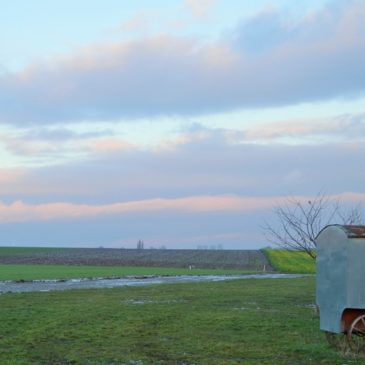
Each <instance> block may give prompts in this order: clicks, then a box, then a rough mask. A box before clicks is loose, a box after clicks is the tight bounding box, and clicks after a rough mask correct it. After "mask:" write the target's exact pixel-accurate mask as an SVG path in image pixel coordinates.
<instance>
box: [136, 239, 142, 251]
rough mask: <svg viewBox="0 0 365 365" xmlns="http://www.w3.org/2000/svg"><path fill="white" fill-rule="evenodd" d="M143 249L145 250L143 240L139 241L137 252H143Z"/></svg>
mask: <svg viewBox="0 0 365 365" xmlns="http://www.w3.org/2000/svg"><path fill="white" fill-rule="evenodd" d="M143 249H144V242H143V241H142V240H138V242H137V250H143Z"/></svg>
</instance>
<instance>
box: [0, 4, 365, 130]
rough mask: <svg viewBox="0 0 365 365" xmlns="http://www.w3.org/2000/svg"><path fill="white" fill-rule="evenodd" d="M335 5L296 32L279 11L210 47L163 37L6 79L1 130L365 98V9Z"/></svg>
mask: <svg viewBox="0 0 365 365" xmlns="http://www.w3.org/2000/svg"><path fill="white" fill-rule="evenodd" d="M334 4H335V3H332V4H330V5H329V6H328V7H327V8H325V9H323V10H321V11H319V12H317V13H315V14H312V16H311V17H306V18H304V19H302V20H300V21H298V22H297V23H295V24H292V25H290V26H286V28H285V27H283V25H282V24H281V22H280V20H278V14H277V13H275V11H271V12H267V13H265V14H264V15H262V14H261V15H260V14H259V15H258V17H259V18H260V17H262V16H264V18H265V19H264V21H260V22H258V21H257V19H256V20H255V21H252V22H251V23H250V22H248V23H244V25H242V24H241V25H239V26H238V27H237V28H236V29H235V31H234V32H232V33H231V36H226V37H225V38H222V39H221V40H220V41H216V42H212V43H209V44H207V43H200V42H199V40H198V39H193V38H190V39H187V38H181V37H174V36H167V35H160V36H155V37H151V38H144V39H137V40H131V41H125V42H120V43H116V44H109V45H92V46H90V47H88V48H85V49H83V50H79V51H78V52H76V53H75V54H73V55H67V56H65V57H63V58H62V59H61V58H59V59H54V60H52V62H49V63H46V64H38V65H32V66H30V67H28V68H27V69H25V70H24V71H22V72H18V73H12V74H5V75H2V76H0V120H1V121H2V122H3V123H13V124H17V125H23V126H24V125H29V124H51V123H55V122H73V121H84V120H89V121H99V120H129V119H133V118H140V117H154V116H161V115H170V116H171V115H199V114H203V113H213V112H217V111H225V110H233V109H238V108H244V107H265V106H274V105H288V104H293V103H300V102H311V101H318V100H326V99H331V98H338V97H346V98H349V97H357V96H360V95H363V94H364V91H365V74H364V72H363V65H364V63H365V34H364V33H365V30H364V27H363V22H362V21H363V18H364V15H365V4H364V2H362V1H350V2H346V6H343V7H335V6H334ZM270 24H271V27H276V28H275V29H278V30H277V32H276V33H275V34H276V35H273V34H272V32H271V31H270V29H271V28H270V29H269V30H267V31H265V32H266V33H265V32H264V31H262V32H263V35H262V42H263V43H262V44H261V45H260V44H259V42H258V43H257V42H256V41H255V40H254V39H253V38H252V37H253V36H252V35H250V34H251V33H252V34H254V35H255V34H256V30H257V28H258V27H265V26H269V25H270ZM284 28H285V29H284ZM313 29H314V30H315V31H313ZM250 32H251V33H250ZM248 40H249V41H248ZM250 42H251V43H250ZM250 44H251V46H250ZM255 44H257V47H258V49H256V50H255V49H252V47H253V45H255Z"/></svg>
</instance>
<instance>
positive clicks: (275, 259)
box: [262, 249, 316, 274]
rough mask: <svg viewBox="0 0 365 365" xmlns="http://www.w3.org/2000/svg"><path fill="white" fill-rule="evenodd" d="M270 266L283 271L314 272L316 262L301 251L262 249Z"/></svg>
mask: <svg viewBox="0 0 365 365" xmlns="http://www.w3.org/2000/svg"><path fill="white" fill-rule="evenodd" d="M262 251H263V253H264V254H265V255H266V257H267V259H268V260H269V262H270V264H271V266H272V267H273V268H274V269H275V270H277V271H279V272H284V273H299V274H314V273H315V272H316V263H315V260H313V259H312V258H311V257H309V255H308V254H306V253H305V252H303V251H289V250H277V249H275V250H274V249H264V250H262Z"/></svg>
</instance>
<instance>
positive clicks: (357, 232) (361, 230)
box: [340, 225, 365, 238]
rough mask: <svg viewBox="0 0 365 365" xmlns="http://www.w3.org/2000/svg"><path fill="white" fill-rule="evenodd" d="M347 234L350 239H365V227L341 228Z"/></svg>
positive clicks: (347, 226) (348, 226) (346, 226)
mask: <svg viewBox="0 0 365 365" xmlns="http://www.w3.org/2000/svg"><path fill="white" fill-rule="evenodd" d="M340 227H342V228H343V230H344V231H345V232H346V234H347V237H348V238H365V226H350V225H345V226H340Z"/></svg>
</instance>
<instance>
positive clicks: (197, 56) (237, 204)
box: [0, 0, 365, 249]
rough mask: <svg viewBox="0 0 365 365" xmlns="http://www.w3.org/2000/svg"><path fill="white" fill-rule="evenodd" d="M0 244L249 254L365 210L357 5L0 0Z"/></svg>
mask: <svg viewBox="0 0 365 365" xmlns="http://www.w3.org/2000/svg"><path fill="white" fill-rule="evenodd" d="M0 7H1V13H0V44H1V52H0V161H1V165H0V191H1V196H0V232H1V234H0V244H1V245H23V246H26V245H32V246H34V245H42V246H89V247H98V246H104V247H136V242H137V241H138V240H139V239H142V240H144V242H145V247H160V246H165V247H167V248H197V247H203V246H206V247H214V246H216V247H217V246H222V247H224V248H227V249H235V248H242V249H248V248H259V247H264V246H266V245H267V242H266V241H265V238H264V237H263V234H262V232H261V230H260V225H262V222H263V221H264V220H270V219H271V208H272V206H273V205H275V204H277V203H280V202H281V201H283V200H284V199H285V198H286V197H288V196H297V197H299V198H300V199H309V198H310V197H312V196H314V195H316V194H317V193H318V192H319V191H326V193H327V194H329V195H330V196H332V195H333V196H336V197H340V198H341V199H342V200H343V201H345V202H350V203H353V202H356V203H357V202H362V201H365V191H364V187H365V168H364V167H363V165H364V163H363V160H364V156H365V66H364V65H365V27H364V19H365V2H364V1H362V0H358V1H356V0H353V1H352V0H306V1H301V2H298V1H295V2H294V1H291V0H271V1H270V0H244V1H243V0H153V1H151V0H135V1H120V0H104V1H99V0H77V1H74V0H63V1H58V2H55V1H48V0H34V1H26V0H12V1H7V0H0Z"/></svg>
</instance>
